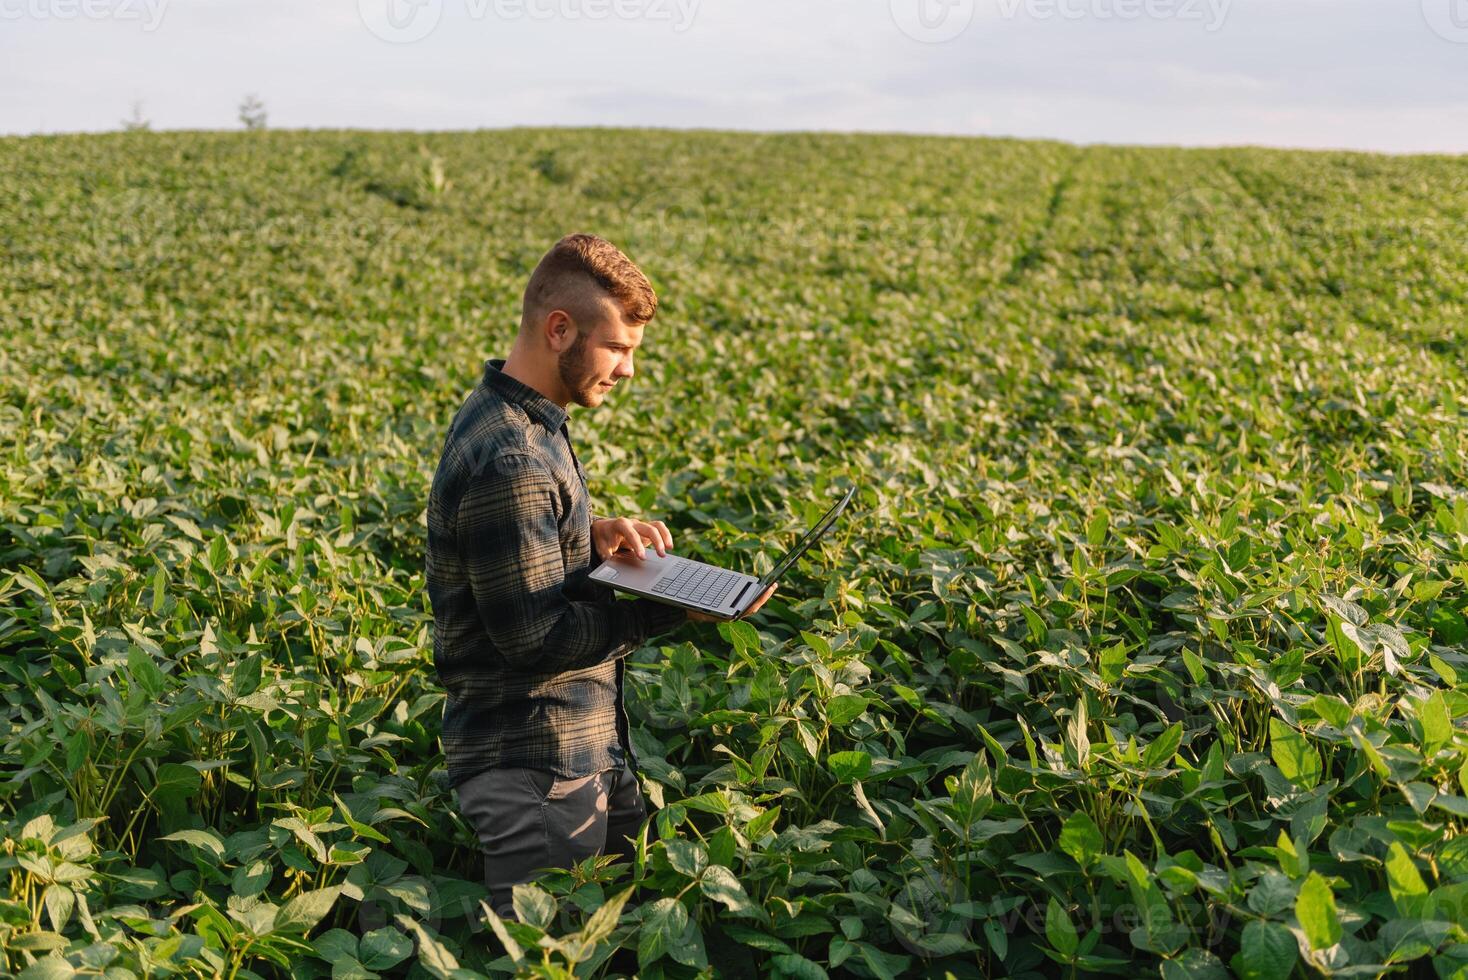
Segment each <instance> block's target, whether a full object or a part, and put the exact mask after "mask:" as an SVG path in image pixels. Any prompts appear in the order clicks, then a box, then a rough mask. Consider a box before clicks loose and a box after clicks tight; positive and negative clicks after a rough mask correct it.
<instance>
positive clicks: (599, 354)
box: [557, 297, 643, 408]
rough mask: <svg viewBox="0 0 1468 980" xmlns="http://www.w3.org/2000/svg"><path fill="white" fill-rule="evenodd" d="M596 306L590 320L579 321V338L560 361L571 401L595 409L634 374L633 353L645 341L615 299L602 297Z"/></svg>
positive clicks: (560, 370) (563, 382)
mask: <svg viewBox="0 0 1468 980" xmlns="http://www.w3.org/2000/svg"><path fill="white" fill-rule="evenodd" d="M595 309H596V314H595V316H594V317H592V318H590V322H588V323H578V324H576V327H577V332H576V340H575V341H574V342H573V343H572V344H571V346H570V347H568V348H567V349H566V350H564V351H562V352H561V355H560V357H559V360H558V363H557V369H558V371H559V374H560V379H561V385H562V387H564V388H565V390H566V394H567V396H568V400H570V401H572V402H575V403H576V404H577V405H580V406H581V407H582V408H596V407H597V406H598V405H600V404H601V403H602V400H603V399H605V398H606V396H607V393H608V392H609V391H611V390H612V386H613V385H615V384H616V383H617V382H618V381H620V380H622V379H623V378H630V377H632V356H633V353H632V352H633V351H634V350H636V349H637V347H638V346H639V345H640V344H641V343H642V330H643V328H642V326H641V325H637V324H631V323H628V322H627V318H626V314H624V313H623V311H622V307H621V305H620V304H619V303H617V302H616V300H613V299H612V298H611V297H599V298H598V302H597V304H596V306H595Z"/></svg>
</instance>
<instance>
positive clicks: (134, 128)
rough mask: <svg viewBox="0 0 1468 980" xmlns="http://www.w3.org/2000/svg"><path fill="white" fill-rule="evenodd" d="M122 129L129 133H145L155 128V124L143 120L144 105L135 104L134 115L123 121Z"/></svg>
mask: <svg viewBox="0 0 1468 980" xmlns="http://www.w3.org/2000/svg"><path fill="white" fill-rule="evenodd" d="M122 128H123V129H125V130H127V131H128V132H129V133H145V132H147V131H148V130H150V129H152V128H153V123H152V122H150V121H149V120H147V119H145V118H143V103H142V102H134V103H133V114H132V116H131V117H130V118H128V119H124V120H123V121H122Z"/></svg>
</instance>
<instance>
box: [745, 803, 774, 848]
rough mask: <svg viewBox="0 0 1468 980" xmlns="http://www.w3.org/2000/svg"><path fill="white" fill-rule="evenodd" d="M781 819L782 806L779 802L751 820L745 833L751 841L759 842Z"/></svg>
mask: <svg viewBox="0 0 1468 980" xmlns="http://www.w3.org/2000/svg"><path fill="white" fill-rule="evenodd" d="M779 819H780V806H779V804H776V805H775V806H772V807H770V808H769V809H768V810H766V811H765V812H764V813H761V814H760V815H759V816H757V817H755V818H754V819H753V820H751V821H750V822H749V823H748V824H747V825H746V826H745V828H744V834H745V836H746V837H748V838H749V839H750V840H751V841H753V842H755V843H759V842H760V841H761V840H763V839H764V837H765V835H766V834H768V833H770V832H771V831H772V830H773V829H774V827H775V822H776V821H777V820H779Z"/></svg>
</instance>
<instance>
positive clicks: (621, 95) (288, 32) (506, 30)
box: [0, 0, 1468, 153]
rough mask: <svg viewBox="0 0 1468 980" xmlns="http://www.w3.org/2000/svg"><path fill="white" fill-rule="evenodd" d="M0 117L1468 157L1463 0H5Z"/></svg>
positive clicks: (13, 126)
mask: <svg viewBox="0 0 1468 980" xmlns="http://www.w3.org/2000/svg"><path fill="white" fill-rule="evenodd" d="M0 93H3V95H4V97H3V98H0V133H10V134H24V133H40V132H72V131H98V130H113V129H118V128H120V124H121V120H123V119H124V118H127V117H129V116H130V115H132V113H133V107H134V104H135V103H140V105H141V116H142V117H143V118H146V119H147V120H148V121H149V122H150V123H151V124H152V127H153V128H154V129H230V128H238V127H239V125H240V123H239V121H238V118H237V109H238V106H239V104H240V102H241V100H242V99H243V97H244V96H245V95H246V94H249V93H253V94H256V95H258V97H259V98H260V100H261V101H263V102H264V103H265V106H266V109H267V112H268V120H269V125H270V126H271V127H272V128H324V127H330V128H342V127H349V128H369V129H480V128H497V127H505V126H582V125H597V126H655V127H672V128H711V129H741V130H762V131H774V130H801V129H804V130H835V131H878V132H915V133H944V134H958V135H996V136H1023V137H1046V138H1053V139H1062V140H1067V141H1071V142H1077V143H1139V144H1177V145H1185V146H1217V145H1239V144H1253V145H1268V146H1286V147H1305V148H1347V149H1362V150H1377V151H1385V152H1394V153H1415V152H1448V153H1468V0H0Z"/></svg>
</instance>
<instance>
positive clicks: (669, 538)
mask: <svg viewBox="0 0 1468 980" xmlns="http://www.w3.org/2000/svg"><path fill="white" fill-rule="evenodd" d="M652 526H653V527H655V528H657V529H658V530H659V531H661V532H662V535H663V547H665V548H671V547H673V532H672V531H669V530H668V525H666V524H664V523H663V522H662V521H653V522H652Z"/></svg>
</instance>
